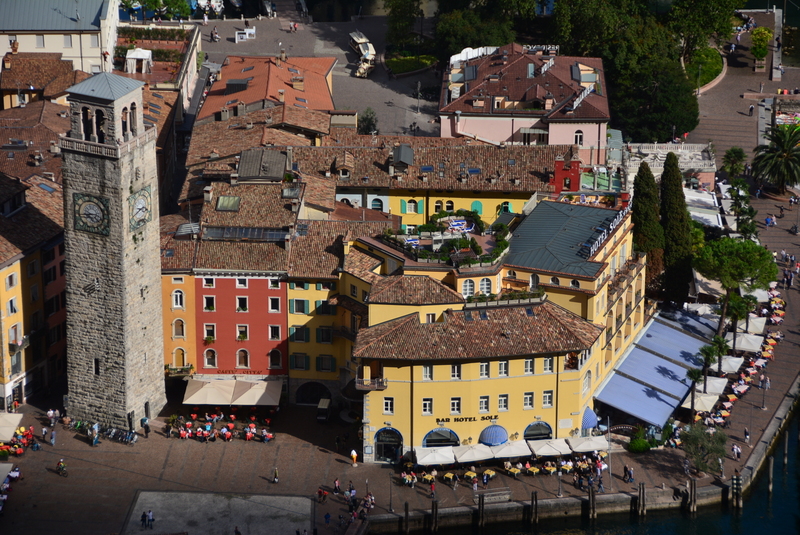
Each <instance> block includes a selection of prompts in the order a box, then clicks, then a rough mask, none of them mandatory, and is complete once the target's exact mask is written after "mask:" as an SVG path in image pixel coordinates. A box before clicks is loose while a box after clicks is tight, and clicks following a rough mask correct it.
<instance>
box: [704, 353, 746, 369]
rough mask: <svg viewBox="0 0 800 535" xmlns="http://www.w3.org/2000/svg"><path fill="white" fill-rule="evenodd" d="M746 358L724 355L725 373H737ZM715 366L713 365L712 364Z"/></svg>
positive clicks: (723, 366) (723, 365) (723, 367)
mask: <svg viewBox="0 0 800 535" xmlns="http://www.w3.org/2000/svg"><path fill="white" fill-rule="evenodd" d="M743 362H744V358H742V357H730V356H728V357H722V371H724V372H725V373H736V372H738V371H739V368H741V367H742V363H743ZM712 367H713V366H712Z"/></svg>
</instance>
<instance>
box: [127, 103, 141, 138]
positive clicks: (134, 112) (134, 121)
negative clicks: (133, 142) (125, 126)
mask: <svg viewBox="0 0 800 535" xmlns="http://www.w3.org/2000/svg"><path fill="white" fill-rule="evenodd" d="M138 114H139V110H138V109H137V108H136V103H135V102H131V113H130V117H129V121H130V125H131V134H133V135H136V134H138V133H139V128H138V124H139V123H138V119H139V118H138V117H137V116H138Z"/></svg>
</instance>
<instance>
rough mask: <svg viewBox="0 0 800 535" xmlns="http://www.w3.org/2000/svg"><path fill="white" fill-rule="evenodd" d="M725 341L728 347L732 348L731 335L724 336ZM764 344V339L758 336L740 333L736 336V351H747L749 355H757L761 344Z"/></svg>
mask: <svg viewBox="0 0 800 535" xmlns="http://www.w3.org/2000/svg"><path fill="white" fill-rule="evenodd" d="M725 341H727V342H728V345H729V346H731V347H733V333H726V334H725ZM763 343H764V337H763V336H760V335H758V334H746V333H740V334H737V335H736V350H737V351H748V352H750V353H758V352H760V351H761V344H763Z"/></svg>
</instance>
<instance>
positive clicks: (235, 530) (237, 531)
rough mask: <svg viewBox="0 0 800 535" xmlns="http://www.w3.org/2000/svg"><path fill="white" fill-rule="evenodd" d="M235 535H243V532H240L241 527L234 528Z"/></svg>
mask: <svg viewBox="0 0 800 535" xmlns="http://www.w3.org/2000/svg"><path fill="white" fill-rule="evenodd" d="M233 535H242V532H241V531H239V526H235V527H234V528H233Z"/></svg>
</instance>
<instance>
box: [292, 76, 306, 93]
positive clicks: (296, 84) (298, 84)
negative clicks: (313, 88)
mask: <svg viewBox="0 0 800 535" xmlns="http://www.w3.org/2000/svg"><path fill="white" fill-rule="evenodd" d="M304 87H305V82H304V79H303V77H302V76H293V77H292V89H295V90H297V91H303V90H304Z"/></svg>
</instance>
